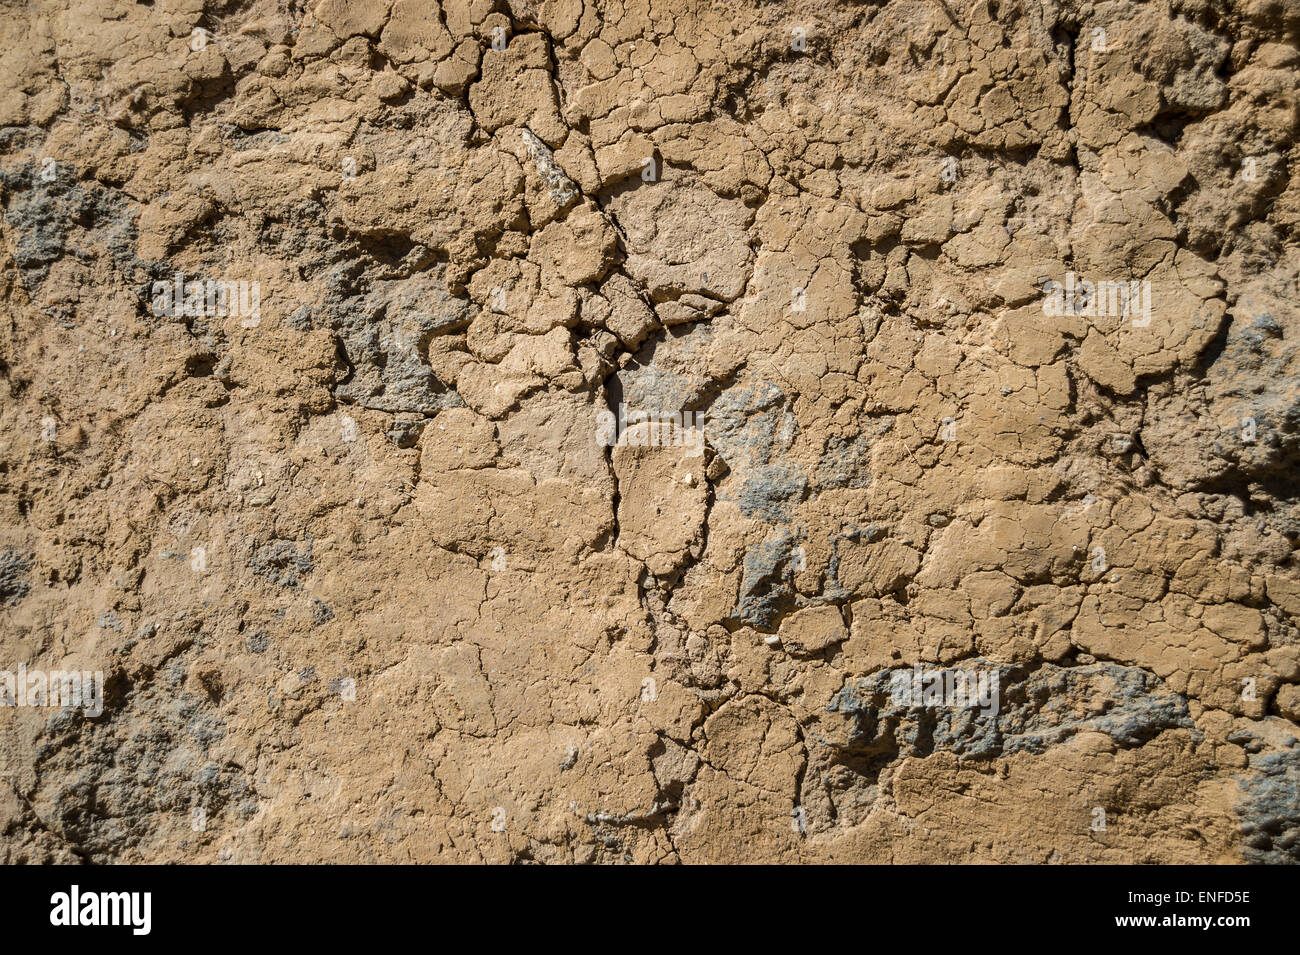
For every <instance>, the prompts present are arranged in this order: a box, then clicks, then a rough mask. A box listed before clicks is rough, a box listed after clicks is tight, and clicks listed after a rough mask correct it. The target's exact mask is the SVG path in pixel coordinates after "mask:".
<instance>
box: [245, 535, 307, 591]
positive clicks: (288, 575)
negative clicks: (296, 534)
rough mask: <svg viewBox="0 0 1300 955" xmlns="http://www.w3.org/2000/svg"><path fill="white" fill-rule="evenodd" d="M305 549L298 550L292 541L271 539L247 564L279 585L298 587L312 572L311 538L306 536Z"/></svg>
mask: <svg viewBox="0 0 1300 955" xmlns="http://www.w3.org/2000/svg"><path fill="white" fill-rule="evenodd" d="M305 546H306V550H305V551H302V552H299V550H298V546H297V545H296V544H295V543H294V542H293V541H287V540H279V541H272V542H271V543H270V544H266V545H265V546H263V547H260V548H258V550H257V553H255V554H254V555H253V557H252V559H251V560H249V562H248V566H249V567H251V568H252V569H253V570H254V571H256V572H257V573H258V574H261V575H262V576H263V577H265V578H266V579H267V580H269V581H270V582H271V583H273V584H276V585H278V586H280V587H300V586H302V579H303V578H304V577H306V576H307V575H308V574H310V573H311V572H312V569H313V566H314V565H313V564H312V557H311V551H312V538H311V535H308V536H307V540H306V544H305Z"/></svg>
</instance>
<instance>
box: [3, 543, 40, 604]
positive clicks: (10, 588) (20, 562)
mask: <svg viewBox="0 0 1300 955" xmlns="http://www.w3.org/2000/svg"><path fill="white" fill-rule="evenodd" d="M31 570H32V555H31V554H20V553H18V552H17V551H15V550H7V551H4V552H3V553H0V603H3V604H4V605H5V606H8V607H12V606H13V605H14V604H16V603H18V601H20V600H22V599H23V598H24V597H26V596H27V592H28V591H29V590H31V585H30V584H28V583H27V575H28V574H29V573H31Z"/></svg>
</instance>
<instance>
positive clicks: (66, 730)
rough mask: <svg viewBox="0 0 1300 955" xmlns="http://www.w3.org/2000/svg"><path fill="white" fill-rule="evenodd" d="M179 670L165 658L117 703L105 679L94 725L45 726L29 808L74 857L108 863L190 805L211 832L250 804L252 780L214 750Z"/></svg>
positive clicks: (205, 713) (213, 734) (183, 819)
mask: <svg viewBox="0 0 1300 955" xmlns="http://www.w3.org/2000/svg"><path fill="white" fill-rule="evenodd" d="M187 654H188V651H187ZM186 669H187V663H186V662H185V661H184V660H183V659H178V660H175V661H173V663H172V664H170V665H168V666H166V667H164V668H163V669H162V670H160V671H159V672H158V674H157V676H156V678H155V679H154V680H153V681H152V682H149V683H144V684H137V685H136V686H134V687H132V689H131V692H130V694H129V695H128V696H127V697H125V698H123V699H115V696H114V692H113V690H112V689H111V679H110V680H109V681H108V682H106V685H105V712H104V715H103V716H102V717H101V718H100V719H98V720H88V719H83V718H82V717H81V716H80V714H79V711H77V710H69V711H67V712H66V713H64V714H60V716H61V720H60V721H59V722H57V723H56V722H54V721H51V723H50V724H48V725H47V727H46V734H45V736H43V737H42V738H41V739H40V740H39V742H38V746H37V749H36V754H35V755H36V760H35V771H36V780H37V784H36V787H35V789H34V791H33V792H32V794H31V797H30V803H31V806H32V809H33V811H34V812H35V813H36V814H37V815H38V816H39V817H40V819H41V820H42V822H43V823H44V826H45V827H46V828H48V829H49V830H50V831H51V832H53V833H55V834H56V835H58V836H59V838H61V839H63V840H65V841H66V842H68V843H69V844H70V845H71V846H72V847H73V848H74V850H75V851H76V852H77V853H78V855H80V856H81V857H82V858H83V859H86V860H87V861H92V862H97V863H103V862H112V861H115V860H118V859H120V858H121V856H122V853H124V852H126V851H127V850H130V849H131V848H132V847H134V846H136V845H138V844H140V843H141V842H145V841H147V840H148V839H150V838H153V837H156V835H157V833H158V832H159V831H162V830H165V829H166V828H167V827H168V826H169V825H174V824H176V823H179V824H180V825H183V826H186V827H188V825H189V815H190V811H191V809H193V808H194V807H197V806H202V807H203V808H204V809H205V810H206V811H207V814H208V820H209V825H210V826H211V825H213V824H214V823H213V820H214V819H215V818H216V817H217V816H219V815H220V814H221V813H222V811H223V810H224V809H225V808H226V807H227V806H231V807H232V808H237V809H238V810H239V812H240V813H241V815H243V814H246V811H245V810H244V809H243V808H241V807H243V806H245V805H246V804H247V803H248V801H249V800H253V801H254V803H255V802H256V795H257V794H256V791H255V790H254V787H253V784H252V778H251V777H250V776H248V775H247V774H245V772H244V771H243V770H242V769H241V768H240V767H238V766H236V765H234V764H233V763H230V762H229V761H227V760H226V759H224V758H221V757H220V756H219V754H218V753H217V752H216V751H215V748H216V747H217V746H218V745H219V744H220V743H221V742H222V741H223V740H224V739H225V738H226V736H227V732H228V730H227V726H226V724H225V722H224V721H223V720H222V719H221V717H220V716H219V715H218V714H217V713H216V712H215V711H214V710H213V709H212V706H211V704H210V702H209V701H208V700H206V699H204V698H202V697H200V696H196V695H194V694H192V693H190V692H188V691H187V690H186V689H185V673H186ZM110 712H111V713H112V716H111V718H110Z"/></svg>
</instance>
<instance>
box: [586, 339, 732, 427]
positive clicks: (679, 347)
mask: <svg viewBox="0 0 1300 955" xmlns="http://www.w3.org/2000/svg"><path fill="white" fill-rule="evenodd" d="M712 343H713V330H712V329H711V328H709V327H708V326H707V325H696V326H693V327H691V328H689V329H677V330H673V331H665V332H662V333H660V334H658V335H655V336H652V337H651V339H650V340H649V341H648V342H646V343H645V344H644V345H642V346H641V348H639V349H638V350H637V353H636V355H635V360H634V361H632V362H631V363H630V364H628V365H627V366H625V367H623V368H621V369H619V371H617V372H615V373H614V375H613V376H612V377H611V386H612V387H611V388H610V391H611V399H612V400H613V401H614V403H615V404H617V403H618V402H620V401H621V402H623V403H624V404H626V405H627V407H628V410H629V411H660V412H664V413H673V414H676V413H677V412H680V411H692V410H695V409H696V408H697V406H698V405H699V404H700V402H702V401H703V400H704V396H705V394H706V392H707V391H708V389H709V386H710V384H711V379H710V378H709V377H708V376H706V375H704V374H703V373H702V372H701V370H700V369H701V368H702V367H703V366H704V365H705V364H706V362H707V360H708V350H709V347H710V345H712ZM614 410H615V411H617V408H615V409H614ZM706 432H707V426H706Z"/></svg>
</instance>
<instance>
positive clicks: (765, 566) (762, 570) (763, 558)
mask: <svg viewBox="0 0 1300 955" xmlns="http://www.w3.org/2000/svg"><path fill="white" fill-rule="evenodd" d="M795 546H796V542H795V539H794V537H793V535H791V534H790V532H788V531H780V532H778V533H777V535H776V536H775V537H773V538H769V539H767V540H765V541H763V542H761V543H760V544H758V545H757V546H755V547H751V548H750V549H749V550H747V551H746V552H745V559H744V572H743V574H742V576H741V581H740V599H739V602H738V603H737V605H736V611H735V615H736V617H737V619H739V620H740V621H741V622H743V623H746V624H749V625H750V626H752V627H769V626H771V625H772V623H773V622H774V621H775V620H776V619H777V618H778V617H779V616H780V615H781V613H782V612H783V611H784V610H786V609H788V608H789V606H790V605H791V604H792V603H793V601H794V581H793V576H794V575H793V570H792V567H791V564H792V560H793V556H794V548H795Z"/></svg>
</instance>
